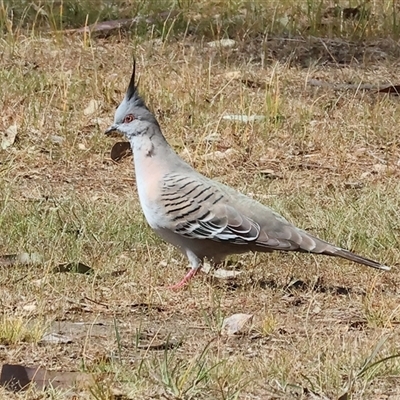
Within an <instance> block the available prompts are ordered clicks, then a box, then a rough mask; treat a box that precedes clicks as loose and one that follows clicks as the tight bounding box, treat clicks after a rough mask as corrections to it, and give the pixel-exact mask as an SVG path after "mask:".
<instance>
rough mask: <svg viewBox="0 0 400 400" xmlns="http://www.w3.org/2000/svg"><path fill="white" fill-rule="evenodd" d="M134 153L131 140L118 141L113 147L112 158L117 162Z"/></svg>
mask: <svg viewBox="0 0 400 400" xmlns="http://www.w3.org/2000/svg"><path fill="white" fill-rule="evenodd" d="M131 154H132V150H131V145H130V143H129V142H117V143H115V144H114V146H113V147H112V149H111V159H112V160H113V161H115V162H118V161H120V160H122V159H123V158H125V157H128V156H130V155H131Z"/></svg>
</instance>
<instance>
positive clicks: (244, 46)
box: [0, 0, 400, 400]
mask: <svg viewBox="0 0 400 400" xmlns="http://www.w3.org/2000/svg"><path fill="white" fill-rule="evenodd" d="M100 3H101V4H100ZM304 4H305V6H301V5H299V4H298V3H296V2H292V1H289V0H286V1H282V2H272V1H271V2H264V3H262V4H261V3H260V2H259V3H254V4H251V3H249V2H242V1H227V0H224V1H222V0H221V1H212V2H210V1H207V2H206V1H196V2H191V1H180V2H167V1H164V2H161V1H160V2H137V1H127V2H124V4H123V5H121V4H119V7H117V6H116V3H115V2H111V1H110V2H99V3H96V2H89V1H81V2H78V3H77V2H63V3H57V2H34V3H33V2H28V1H19V2H13V7H11V3H10V2H6V1H3V2H2V3H0V27H1V29H2V32H3V35H2V37H1V38H0V53H1V54H2V57H1V58H0V66H1V68H0V91H1V93H2V97H1V99H0V104H1V109H2V117H1V129H0V132H4V131H5V130H6V129H7V128H8V127H9V126H10V125H13V124H15V125H17V128H18V136H17V140H16V142H15V143H14V144H13V145H12V146H11V147H9V148H7V149H5V150H0V255H2V254H12V253H21V252H28V253H38V254H40V255H41V256H42V257H43V259H44V262H43V263H40V264H37V265H30V266H26V265H25V266H24V265H15V266H13V267H5V266H0V293H1V294H2V295H1V296H0V304H1V309H0V349H1V350H0V363H1V364H5V363H16V364H17V363H18V364H23V365H38V364H40V365H41V366H43V367H45V368H48V369H55V370H59V371H74V370H75V371H76V370H78V371H82V372H88V373H91V374H93V375H94V377H95V379H94V383H93V384H92V385H91V386H90V387H89V388H87V387H86V388H80V389H79V390H81V394H80V395H81V396H82V398H89V399H113V398H122V399H126V398H133V399H148V398H168V399H178V398H179V399H224V400H225V399H267V398H288V399H289V398H293V397H295V396H297V398H307V397H308V396H311V394H312V393H314V395H315V396H316V395H318V396H320V397H321V398H324V396H325V397H326V398H339V396H342V395H343V394H344V393H347V394H348V398H353V399H361V398H378V397H379V396H385V395H386V396H393V398H395V397H396V396H399V395H400V393H399V389H398V387H397V386H398V385H397V380H398V376H399V367H400V363H399V358H398V342H399V332H398V323H399V320H400V315H399V307H398V295H399V290H398V288H399V283H400V281H399V278H398V274H397V267H398V265H399V263H400V250H399V249H400V246H399V239H398V236H399V235H398V232H399V229H400V214H399V209H400V204H399V201H400V200H399V199H400V184H399V168H400V166H399V162H400V148H399V140H398V137H399V134H400V128H399V126H400V117H399V113H398V99H397V98H396V97H395V96H387V95H380V94H377V93H375V92H374V91H361V90H336V89H334V88H333V87H332V88H330V87H328V88H322V87H311V86H308V85H306V81H307V79H309V78H313V79H319V80H321V81H324V82H330V83H347V82H351V83H372V84H374V85H377V86H379V85H383V84H397V83H398V82H397V75H398V74H397V69H396V67H395V63H394V60H396V57H398V50H397V48H396V46H395V45H394V44H392V42H391V40H393V41H394V42H395V41H396V40H397V39H398V22H397V21H398V11H399V10H398V9H397V8H396V7H397V5H396V3H395V2H392V1H384V0H382V1H380V2H373V3H366V5H365V7H367V8H368V10H365V12H364V11H363V13H362V15H361V16H360V17H359V18H358V19H357V18H356V19H347V18H344V17H343V11H342V14H341V13H340V12H339V14H338V16H333V17H332V16H329V15H330V14H327V13H326V12H327V10H328V9H329V7H333V6H334V2H328V1H321V2H316V1H309V2H305V3H304ZM357 5H358V4H356V3H355V2H340V6H341V7H342V10H343V8H346V7H350V6H351V7H355V6H357ZM61 6H62V7H61ZM170 9H172V10H175V11H176V12H177V13H176V14H174V15H173V14H171V15H170V17H169V18H167V19H165V17H157V18H156V19H155V20H154V21H153V22H152V23H149V22H143V21H142V22H141V23H140V24H138V25H137V26H136V27H134V28H133V29H132V30H128V31H123V32H112V34H110V35H109V36H107V37H104V36H103V37H101V36H96V34H92V35H87V36H84V35H81V34H75V35H73V34H71V33H63V29H72V28H79V27H82V26H84V25H85V24H91V23H93V22H95V21H102V20H107V19H112V18H114V19H115V18H125V17H132V16H136V15H142V16H148V15H156V14H157V15H158V14H159V13H160V12H162V11H165V10H170ZM334 10H337V8H336V9H332V10H331V12H337V11H334ZM367 11H368V12H367ZM163 18H164V19H163ZM227 37H229V38H233V39H235V40H236V44H235V46H234V47H233V48H224V47H220V48H218V47H217V48H211V47H209V46H208V45H207V42H208V41H211V40H218V39H221V38H227ZM380 38H385V39H380ZM158 39H162V40H161V41H160V40H158ZM394 42H393V43H394ZM133 54H135V56H136V58H137V66H138V70H139V72H140V75H141V79H140V90H141V93H142V94H143V95H144V97H145V98H146V100H147V102H148V104H149V106H150V107H151V108H152V109H153V110H154V113H155V114H156V116H157V118H158V120H159V122H160V124H161V126H162V129H163V132H164V134H165V136H166V137H167V139H168V141H169V142H170V143H171V144H172V145H173V146H174V148H175V149H176V150H177V152H178V153H179V154H180V155H181V156H182V157H183V158H185V159H186V160H188V161H189V162H190V163H192V165H194V166H195V167H196V168H197V169H198V170H199V171H201V172H202V173H204V174H206V175H208V176H211V177H214V178H215V179H218V180H220V181H223V182H224V183H227V184H229V185H231V186H234V187H236V188H237V189H239V190H240V191H242V192H244V193H246V194H248V195H250V196H253V197H254V198H256V199H258V200H260V201H261V202H263V203H265V204H267V205H269V206H271V207H273V208H274V209H275V210H276V211H278V212H280V213H281V214H283V215H284V216H285V217H287V218H288V219H290V220H292V221H293V222H295V223H296V225H297V226H300V227H302V228H304V229H307V230H309V231H311V232H313V233H315V234H316V235H318V236H320V237H322V238H324V239H326V240H329V241H331V242H334V243H336V244H338V245H340V246H344V247H346V248H349V249H352V250H354V251H356V252H358V253H360V254H363V255H365V256H368V257H371V258H374V259H377V260H380V261H381V262H383V263H385V264H387V265H390V266H392V268H393V269H392V271H391V272H389V273H379V272H377V271H375V270H371V269H368V268H364V267H362V266H358V265H353V264H351V263H347V262H345V261H343V260H339V259H332V258H327V257H317V256H309V255H296V254H282V253H279V254H278V253H274V254H270V255H260V254H257V255H251V254H247V255H241V256H235V257H231V261H232V262H233V263H234V265H235V266H236V268H237V269H241V270H242V271H243V272H242V274H241V275H240V276H239V277H237V278H235V279H234V280H232V281H222V280H217V279H212V278H210V277H207V276H204V275H200V276H198V277H197V278H196V279H195V280H194V282H193V284H191V285H190V286H189V287H188V288H187V290H183V291H181V292H178V293H175V292H170V291H168V290H166V289H165V287H166V286H168V285H170V284H172V283H175V282H177V281H178V280H179V279H181V278H182V276H183V274H184V272H185V267H186V264H187V261H186V260H185V259H184V258H183V257H182V256H181V255H180V254H179V253H178V252H177V251H176V250H175V249H173V248H172V247H171V246H169V245H168V244H166V243H164V242H162V241H161V240H160V239H158V238H157V237H155V236H154V234H153V233H152V232H151V230H150V229H149V228H148V226H147V224H146V222H145V220H144V217H143V215H142V212H141V209H140V205H139V201H138V198H137V192H136V188H135V183H134V176H133V170H132V162H131V159H130V158H128V159H125V160H123V161H122V162H120V163H118V164H116V163H114V162H112V161H111V159H110V156H109V154H110V149H111V146H112V145H113V143H114V142H113V141H112V140H110V139H108V138H106V137H105V136H104V135H103V131H104V130H105V128H106V127H107V126H108V125H109V124H110V123H111V121H112V118H113V114H114V110H115V107H116V106H117V105H118V104H119V102H120V101H121V99H122V97H123V95H124V91H125V89H126V85H127V83H128V81H129V76H130V72H131V63H132V55H133ZM246 80H247V82H248V83H247V84H246V83H243V82H242V81H246ZM250 81H251V82H253V83H254V84H250V83H249V82H250ZM93 100H95V101H96V102H97V103H96V104H97V107H96V108H95V109H92V111H90V112H84V111H85V109H87V107H88V105H89V104H90V103H91V102H92V104H93ZM226 114H244V115H247V116H251V115H262V116H265V117H266V118H265V119H264V120H262V121H257V122H254V123H249V124H244V123H242V122H238V121H227V120H224V119H223V118H222V116H223V115H226ZM54 136H57V137H56V138H54ZM226 150H229V151H230V153H229V154H230V155H229V157H226V158H217V157H216V155H215V153H214V152H216V151H219V152H222V153H224V152H225V151H226ZM222 157H223V156H222ZM266 171H267V172H266ZM268 171H269V172H268ZM271 171H272V173H273V174H272V176H275V178H274V179H273V178H271ZM63 262H68V263H72V262H74V263H75V262H81V263H84V264H85V265H88V266H90V267H91V269H92V271H93V273H91V274H88V275H83V274H78V273H54V272H53V271H54V268H55V267H57V266H58V265H59V264H60V263H63ZM234 313H250V314H254V318H253V327H252V329H251V330H250V332H247V331H246V332H244V333H243V334H240V335H237V336H235V337H226V336H224V335H222V333H221V326H222V322H223V320H224V318H225V317H227V316H230V315H231V314H234ZM45 332H60V333H62V334H65V335H67V336H69V337H71V338H72V343H68V344H59V345H52V344H43V343H39V341H40V339H41V337H42V336H43V334H44V333H45ZM382 338H383V339H382ZM155 345H157V346H158V345H159V347H157V346H156V347H154V346H155ZM152 346H153V347H152ZM32 390H33V391H32ZM32 390H31V391H29V392H26V393H20V394H10V393H9V392H7V391H6V390H5V389H3V388H1V389H0V398H15V399H17V398H18V399H24V398H25V399H28V398H41V397H40V396H43V394H40V393H39V392H37V393H36V392H35V391H34V389H32ZM77 390H78V389H77ZM35 396H36V397H35ZM49 396H51V398H54V399H62V398H65V397H66V396H67V395H66V394H65V393H63V392H62V391H61V392H60V391H59V390H54V392H53V391H51V393H49ZM118 396H119V397H118ZM343 398H344V397H343Z"/></svg>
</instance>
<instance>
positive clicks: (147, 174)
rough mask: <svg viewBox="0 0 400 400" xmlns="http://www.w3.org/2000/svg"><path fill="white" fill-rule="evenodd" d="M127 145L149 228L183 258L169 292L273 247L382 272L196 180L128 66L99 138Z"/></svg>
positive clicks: (239, 196)
mask: <svg viewBox="0 0 400 400" xmlns="http://www.w3.org/2000/svg"><path fill="white" fill-rule="evenodd" d="M116 132H118V133H120V134H123V135H124V136H125V137H126V138H127V139H128V141H129V142H130V145H131V148H132V152H133V157H134V166H135V174H136V184H137V190H138V193H139V200H140V205H141V207H142V210H143V213H144V215H145V217H146V220H147V222H148V223H149V225H150V226H151V228H152V229H153V230H154V231H155V232H156V233H157V234H158V235H159V236H161V238H163V239H164V240H165V241H167V242H169V243H171V244H173V245H174V246H176V247H177V248H178V249H179V250H180V251H181V252H182V253H183V254H184V255H186V257H187V258H188V260H189V262H190V265H191V269H190V271H189V272H188V273H187V274H186V275H185V277H184V278H183V279H182V280H181V281H180V282H179V283H177V284H176V285H173V286H172V287H171V288H173V289H178V288H180V287H182V286H184V285H185V284H186V283H187V282H188V281H189V280H190V279H191V278H192V277H193V276H194V275H195V274H196V273H197V272H198V271H199V270H200V269H201V267H202V263H203V260H204V259H205V258H207V259H208V260H211V261H213V262H214V263H219V262H221V261H223V259H224V258H225V257H226V256H228V255H230V254H240V253H245V252H249V251H251V252H271V251H274V250H281V251H297V252H304V253H314V254H324V255H328V256H336V257H341V258H345V259H347V260H351V261H353V262H356V263H359V264H364V265H367V266H369V267H372V268H376V269H380V270H386V271H388V270H390V268H389V267H387V266H385V265H382V264H380V263H378V262H377V261H373V260H371V259H368V258H364V257H362V256H359V255H357V254H354V253H352V252H350V251H348V250H345V249H342V248H340V247H337V246H334V245H332V244H330V243H328V242H325V241H324V240H321V239H319V238H317V237H315V236H312V235H311V234H309V233H307V232H305V231H304V230H301V229H299V228H297V227H295V226H294V225H292V224H291V223H290V222H288V221H287V220H286V219H285V218H283V217H282V216H281V215H279V214H278V213H276V212H275V211H273V210H272V209H270V208H268V207H266V206H264V205H263V204H261V203H259V202H257V201H255V200H253V199H250V198H249V197H247V196H245V195H243V194H241V193H239V192H237V191H236V190H234V189H232V188H230V187H228V186H226V185H223V184H221V183H219V182H216V181H214V180H212V179H209V178H207V177H205V176H204V175H201V174H200V173H199V172H197V171H196V170H194V169H193V168H192V167H191V166H190V165H189V164H187V163H186V162H185V161H184V160H182V159H181V158H180V157H179V156H178V154H177V153H175V151H174V150H173V149H172V147H171V146H170V145H169V144H168V142H167V141H166V139H165V137H164V135H163V134H162V132H161V129H160V126H159V124H158V122H157V120H156V118H155V116H154V115H153V114H152V112H151V111H150V110H149V109H148V108H147V106H146V104H145V102H144V101H143V99H142V98H141V97H140V96H139V93H138V87H137V84H136V83H135V62H134V65H133V73H132V77H131V80H130V83H129V86H128V89H127V92H126V95H125V97H124V99H123V100H122V102H121V104H120V105H119V106H118V108H117V110H116V112H115V117H114V123H113V124H112V125H111V126H110V127H109V128H108V129H107V130H106V132H105V133H106V134H107V135H111V134H113V133H116Z"/></svg>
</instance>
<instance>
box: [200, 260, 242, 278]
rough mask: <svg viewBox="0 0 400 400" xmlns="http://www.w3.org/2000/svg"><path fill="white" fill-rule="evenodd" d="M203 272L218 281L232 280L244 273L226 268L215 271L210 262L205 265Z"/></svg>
mask: <svg viewBox="0 0 400 400" xmlns="http://www.w3.org/2000/svg"><path fill="white" fill-rule="evenodd" d="M201 270H202V272H205V273H206V274H209V275H211V276H213V277H214V278H217V279H232V278H236V277H237V276H239V275H240V274H242V273H243V271H233V270H230V269H224V268H218V269H213V268H212V267H211V265H210V264H209V263H208V262H204V263H203V266H202V268H201Z"/></svg>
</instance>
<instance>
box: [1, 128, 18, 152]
mask: <svg viewBox="0 0 400 400" xmlns="http://www.w3.org/2000/svg"><path fill="white" fill-rule="evenodd" d="M17 133H18V127H17V125H11V126H9V127H8V128H7V129H6V130H5V132H4V133H3V135H2V136H3V138H2V140H1V148H2V149H3V150H5V149H6V148H7V147H10V146H12V145H13V144H14V142H15V139H16V137H17Z"/></svg>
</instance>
